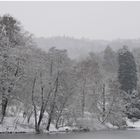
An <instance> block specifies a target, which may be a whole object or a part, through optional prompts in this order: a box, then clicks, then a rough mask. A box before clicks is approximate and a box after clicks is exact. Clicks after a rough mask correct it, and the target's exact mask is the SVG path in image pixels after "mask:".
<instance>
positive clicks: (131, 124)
mask: <svg viewBox="0 0 140 140" xmlns="http://www.w3.org/2000/svg"><path fill="white" fill-rule="evenodd" d="M127 125H128V127H130V128H131V127H134V129H136V130H140V120H139V121H136V122H132V121H131V120H129V119H128V120H127Z"/></svg>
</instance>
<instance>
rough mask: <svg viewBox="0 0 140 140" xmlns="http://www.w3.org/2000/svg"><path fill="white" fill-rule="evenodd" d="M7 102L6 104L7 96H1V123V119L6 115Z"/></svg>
mask: <svg viewBox="0 0 140 140" xmlns="http://www.w3.org/2000/svg"><path fill="white" fill-rule="evenodd" d="M7 104H8V98H7V97H4V96H3V97H2V118H1V123H3V119H4V117H5V115H6V109H7Z"/></svg>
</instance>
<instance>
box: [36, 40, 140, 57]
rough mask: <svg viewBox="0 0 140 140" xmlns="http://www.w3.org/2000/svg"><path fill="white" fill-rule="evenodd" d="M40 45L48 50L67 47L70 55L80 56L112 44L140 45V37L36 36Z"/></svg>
mask: <svg viewBox="0 0 140 140" xmlns="http://www.w3.org/2000/svg"><path fill="white" fill-rule="evenodd" d="M35 42H36V43H37V45H38V47H39V48H41V49H43V50H46V51H47V50H48V49H49V48H50V47H52V46H55V47H56V48H58V49H67V50H68V53H69V55H70V57H72V58H79V57H84V56H86V55H87V54H88V53H89V52H90V51H92V52H100V51H103V50H104V49H105V47H106V46H107V45H110V46H111V47H112V48H113V49H114V50H116V49H118V48H120V47H122V46H123V45H127V46H128V47H129V48H138V47H140V39H125V40H124V39H117V40H113V41H106V40H88V39H75V38H72V37H51V38H43V37H41V38H35Z"/></svg>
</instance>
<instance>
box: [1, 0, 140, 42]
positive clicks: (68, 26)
mask: <svg viewBox="0 0 140 140" xmlns="http://www.w3.org/2000/svg"><path fill="white" fill-rule="evenodd" d="M4 13H10V14H11V15H13V16H14V17H16V18H17V19H18V20H19V21H20V22H21V23H22V25H23V26H24V28H25V29H26V30H28V31H29V32H31V33H33V34H35V35H36V36H37V37H40V36H44V37H50V36H58V35H61V36H62V35H66V36H74V37H76V38H80V37H85V38H90V39H109V40H110V39H116V38H140V2H138V1H137V2H119V1H118V2H95V1H90V2H74V1H71V2H68V1H65V2H58V1H57V2H53V1H52V2H48V1H44V2H37V1H36V2H27V1H24V2H2V1H0V14H4Z"/></svg>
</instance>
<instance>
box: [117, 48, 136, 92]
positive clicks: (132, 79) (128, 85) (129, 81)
mask: <svg viewBox="0 0 140 140" xmlns="http://www.w3.org/2000/svg"><path fill="white" fill-rule="evenodd" d="M118 63H119V69H118V80H119V82H120V84H121V90H123V91H125V92H126V93H129V94H131V93H132V92H133V91H134V90H136V88H137V70H136V63H135V59H134V56H133V54H132V53H131V52H130V51H129V50H128V48H127V47H126V46H124V47H123V48H122V49H120V50H119V56H118Z"/></svg>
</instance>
